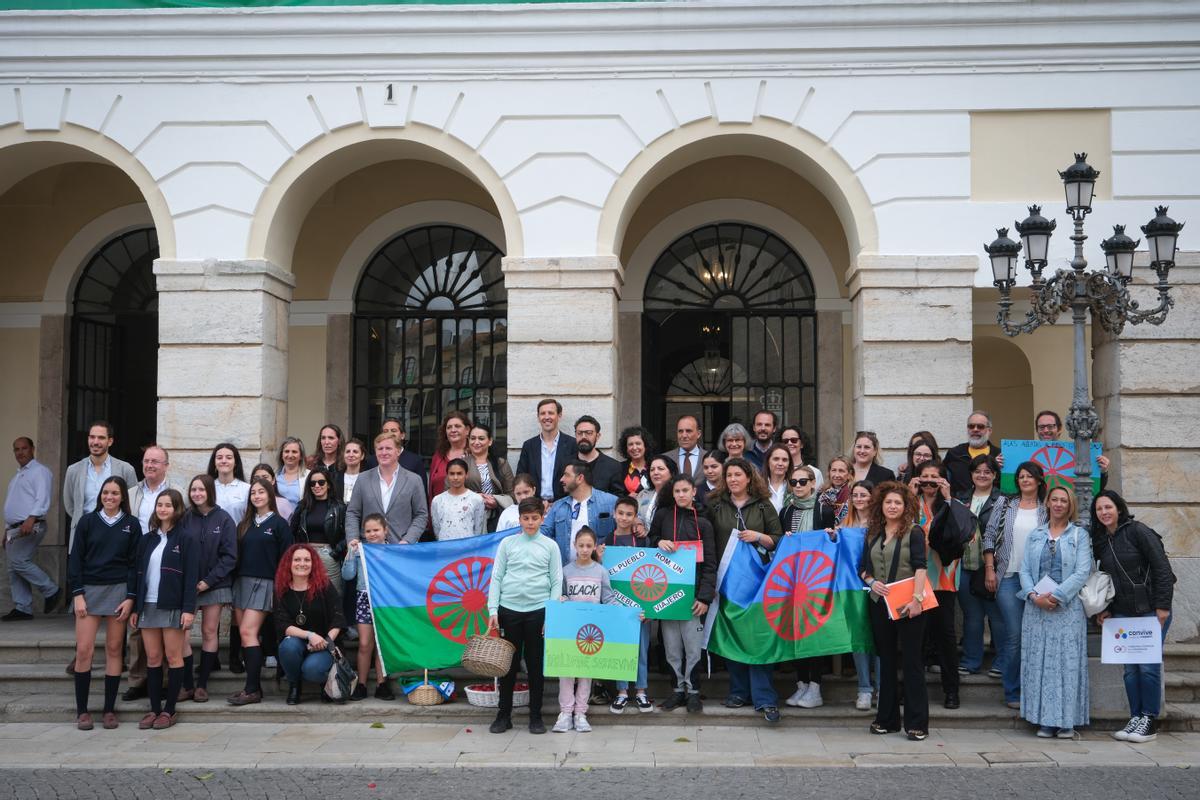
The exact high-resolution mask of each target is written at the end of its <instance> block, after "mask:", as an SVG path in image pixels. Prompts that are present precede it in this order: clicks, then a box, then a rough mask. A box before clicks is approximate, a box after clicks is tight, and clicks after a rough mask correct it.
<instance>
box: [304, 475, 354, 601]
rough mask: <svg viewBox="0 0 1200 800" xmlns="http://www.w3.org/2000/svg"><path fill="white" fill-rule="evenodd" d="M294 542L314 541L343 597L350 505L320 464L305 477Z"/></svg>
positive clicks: (318, 553)
mask: <svg viewBox="0 0 1200 800" xmlns="http://www.w3.org/2000/svg"><path fill="white" fill-rule="evenodd" d="M291 527H292V541H294V542H300V543H304V544H310V545H312V547H313V550H315V551H316V553H317V557H318V558H320V560H321V564H322V565H323V566H324V567H325V573H326V574H327V575H328V576H329V580H330V581H331V582H332V583H333V588H334V589H336V590H337V592H338V596H339V597H340V596H341V594H342V592H343V591H344V587H343V585H342V563H341V562H342V559H343V558H345V557H346V506H345V505H343V503H342V501H341V498H340V497H339V496H338V494H337V492H336V491H335V489H334V481H333V477H332V475H331V474H330V473H329V471H328V470H326V469H325V467H324V466H323V465H317V466H316V467H314V468H313V470H312V472H310V473H308V476H307V477H306V478H305V480H304V496H303V497H301V498H300V505H298V506H296V511H295V513H293V514H292V526H291Z"/></svg>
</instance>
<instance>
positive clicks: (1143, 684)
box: [1125, 615, 1171, 717]
mask: <svg viewBox="0 0 1200 800" xmlns="http://www.w3.org/2000/svg"><path fill="white" fill-rule="evenodd" d="M1169 627H1171V617H1170V615H1168V616H1167V621H1166V622H1164V623H1163V626H1162V635H1163V640H1164V641H1166V638H1167V628H1169ZM1125 696H1126V697H1128V698H1129V716H1131V717H1157V716H1158V715H1159V712H1161V711H1162V664H1126V665H1125Z"/></svg>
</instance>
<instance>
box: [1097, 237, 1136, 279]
mask: <svg viewBox="0 0 1200 800" xmlns="http://www.w3.org/2000/svg"><path fill="white" fill-rule="evenodd" d="M1140 243H1141V239H1139V240H1138V241H1136V242H1135V241H1134V240H1133V239H1130V238H1129V237H1128V236H1126V235H1125V226H1124V225H1114V226H1113V235H1112V236H1110V237H1108V238H1107V239H1105V240H1104V241H1102V242H1100V249H1101V250H1103V251H1104V259H1105V261H1106V262H1107V266H1108V274H1109V275H1111V276H1113V277H1114V278H1120V279H1121V280H1122V281H1124V282H1125V283H1129V281H1130V280H1132V279H1133V254H1134V252H1135V251H1136V250H1137V246H1138V244H1140Z"/></svg>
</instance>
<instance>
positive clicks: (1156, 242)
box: [1142, 206, 1183, 269]
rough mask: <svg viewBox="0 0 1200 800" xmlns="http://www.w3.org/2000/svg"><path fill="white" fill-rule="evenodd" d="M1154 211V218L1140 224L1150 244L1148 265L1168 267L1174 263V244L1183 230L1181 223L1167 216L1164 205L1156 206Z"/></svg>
mask: <svg viewBox="0 0 1200 800" xmlns="http://www.w3.org/2000/svg"><path fill="white" fill-rule="evenodd" d="M1154 213H1155V215H1156V216H1155V217H1154V219H1152V220H1150V221H1149V222H1147V223H1146V224H1145V225H1143V226H1142V233H1144V234H1145V235H1146V241H1147V242H1148V243H1149V245H1150V265H1151V266H1153V267H1156V268H1157V267H1160V266H1166V267H1167V268H1168V269H1170V267H1171V265H1173V264H1174V263H1175V245H1176V243H1177V241H1178V240H1179V232H1180V231H1181V230H1183V223H1182V222H1176V221H1175V220H1173V219H1171V218H1170V217H1168V216H1167V207H1166V206H1157V207H1156V208H1155V209H1154Z"/></svg>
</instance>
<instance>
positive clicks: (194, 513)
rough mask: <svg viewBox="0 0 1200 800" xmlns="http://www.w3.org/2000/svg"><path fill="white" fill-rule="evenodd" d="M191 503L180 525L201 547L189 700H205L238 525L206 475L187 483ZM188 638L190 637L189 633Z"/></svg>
mask: <svg viewBox="0 0 1200 800" xmlns="http://www.w3.org/2000/svg"><path fill="white" fill-rule="evenodd" d="M188 498H189V499H190V500H191V501H192V507H191V508H190V509H188V512H187V513H186V514H184V515H183V529H184V530H185V531H186V532H187V534H188V535H189V536H191V537H192V538H193V539H195V540H196V544H197V546H198V547H199V548H200V572H199V575H200V579H199V581H198V582H197V583H196V607H197V608H198V609H200V612H201V613H202V614H203V618H202V621H201V623H200V634H201V642H202V643H201V650H200V674H199V675H198V676H197V678H196V687H195V689H194V690H193V691H192V693H191V695H192V698H191V699H192V700H194V701H195V702H197V703H205V702H208V676H209V675H211V674H212V671H213V665H214V664H216V662H217V648H218V645H219V644H220V641H219V634H218V629H219V627H220V624H221V612H222V610H223V609H224V608H225V606H227V605H229V604H231V603H232V602H233V570H234V567H236V566H237V525H236V524H234V521H233V517H231V516H229V514H228V513H227V512H226V511H225V510H224V509H223V508H221V506H220V505H218V504H217V490H216V483H215V482H214V481H213V479H212V478H210V477H209V476H208V475H197V476H196V477H194V478H192V482H191V484H189V485H188ZM189 638H190V637H189ZM184 644H185V653H184V658H183V691H184V694H183V695H182V696H181V697H186V696H187V694H188V690H189V689H191V688H192V687H191V686H190V679H191V672H192V644H191V642H190V641H185V642H184Z"/></svg>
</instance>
